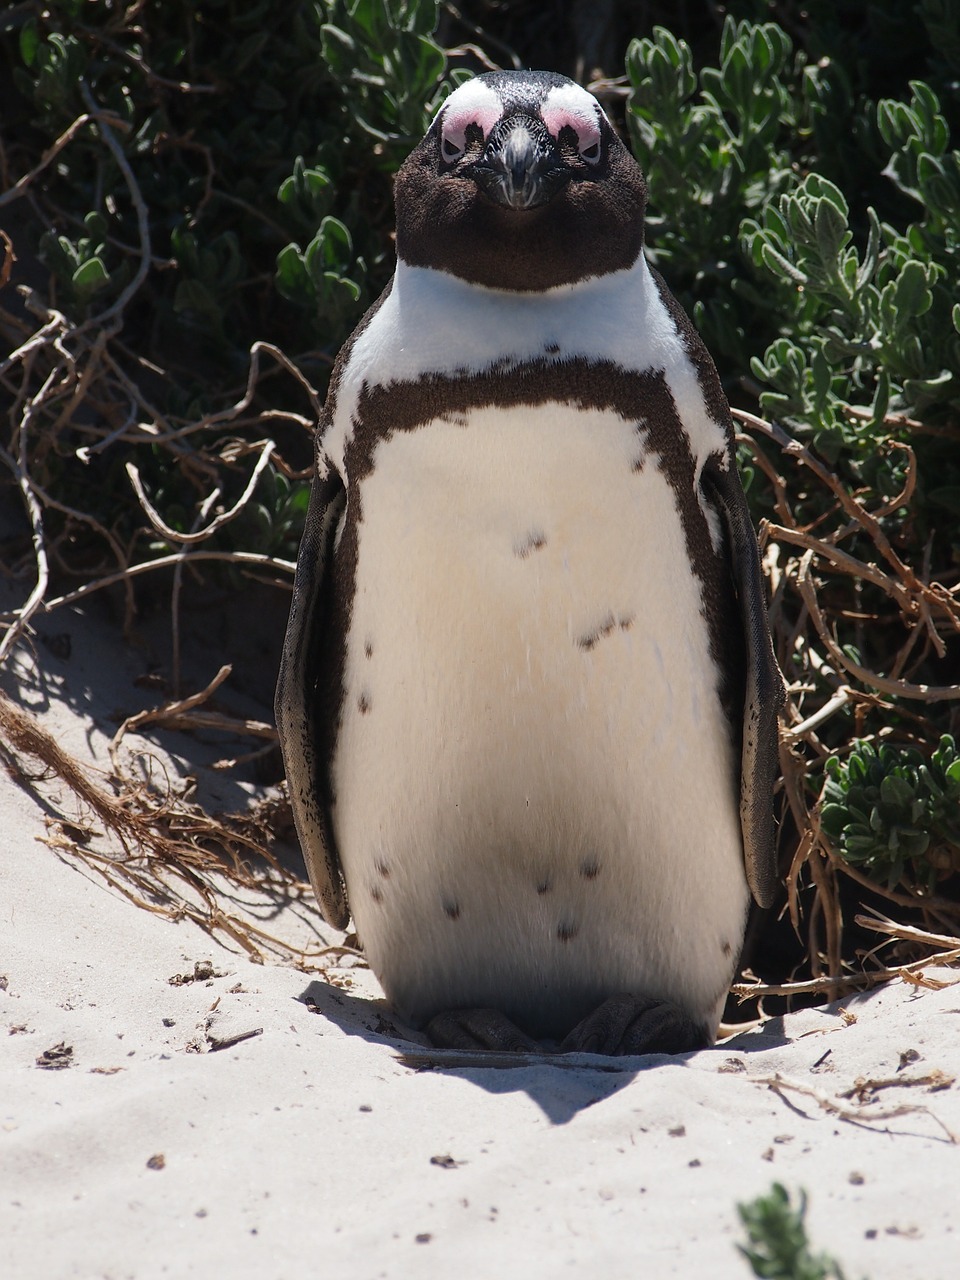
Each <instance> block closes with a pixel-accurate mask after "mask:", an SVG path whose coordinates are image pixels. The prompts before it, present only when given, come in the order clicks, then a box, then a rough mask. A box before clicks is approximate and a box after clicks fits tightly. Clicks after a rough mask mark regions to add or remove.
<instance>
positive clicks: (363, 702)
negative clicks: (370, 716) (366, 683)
mask: <svg viewBox="0 0 960 1280" xmlns="http://www.w3.org/2000/svg"><path fill="white" fill-rule="evenodd" d="M371 705H372V704H371V702H370V695H369V693H367V691H366V689H364V691H363V693H361V695H360V697H359V698H358V699H357V709H358V710H359V712H360V714H361V715H362V716H365V715H366V714H367V712H368V711H369V710H370V707H371Z"/></svg>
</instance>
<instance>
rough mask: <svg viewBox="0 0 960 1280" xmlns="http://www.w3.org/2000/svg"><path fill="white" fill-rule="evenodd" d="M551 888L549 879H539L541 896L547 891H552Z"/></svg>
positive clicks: (538, 889)
mask: <svg viewBox="0 0 960 1280" xmlns="http://www.w3.org/2000/svg"><path fill="white" fill-rule="evenodd" d="M550 888H551V885H550V881H549V880H539V881H538V882H537V893H538V894H539V895H540V897H541V898H542V897H543V895H544V894H545V893H549V892H550Z"/></svg>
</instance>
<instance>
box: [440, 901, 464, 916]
mask: <svg viewBox="0 0 960 1280" xmlns="http://www.w3.org/2000/svg"><path fill="white" fill-rule="evenodd" d="M443 911H444V915H446V916H448V917H449V918H450V919H451V920H459V919H460V903H459V902H449V901H448V902H444V904H443Z"/></svg>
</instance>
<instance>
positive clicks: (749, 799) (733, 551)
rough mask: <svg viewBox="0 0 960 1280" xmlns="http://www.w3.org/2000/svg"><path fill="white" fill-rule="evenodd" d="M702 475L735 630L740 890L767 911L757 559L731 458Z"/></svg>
mask: <svg viewBox="0 0 960 1280" xmlns="http://www.w3.org/2000/svg"><path fill="white" fill-rule="evenodd" d="M726 462H727V465H726V468H724V467H723V465H722V464H721V462H720V460H719V459H716V460H711V461H710V462H709V463H708V464H707V466H706V467H705V468H704V471H703V485H704V489H705V491H706V494H707V497H708V500H710V502H711V505H712V506H713V508H714V510H715V511H716V512H717V514H718V515H719V516H720V519H721V521H722V523H723V527H724V531H725V534H726V548H727V557H728V560H729V564H730V571H731V574H732V576H733V582H734V586H735V588H736V593H737V607H738V610H739V615H740V622H741V625H742V628H743V640H744V649H745V654H746V681H745V688H744V699H743V746H742V755H741V767H740V824H741V827H742V830H743V855H744V863H745V867H746V873H747V883H748V884H749V886H750V890H751V892H752V893H753V896H754V898H755V900H756V902H757V904H758V905H759V906H761V907H769V906H770V905H772V903H773V900H774V897H775V895H776V891H777V886H778V883H779V879H778V875H777V857H776V831H775V826H774V820H773V804H772V795H773V787H774V783H775V781H776V777H777V773H778V770H779V754H778V742H779V729H778V717H779V714H780V711H781V710H782V708H783V706H784V703H785V701H786V694H785V691H784V685H783V676H782V675H781V674H780V669H779V667H778V666H777V660H776V658H775V657H774V653H773V642H772V641H771V638H770V628H769V624H768V622H767V605H766V595H765V590H764V583H763V571H762V569H761V567H760V553H759V549H758V547H757V538H756V534H755V533H754V529H753V523H752V521H751V519H750V510H749V508H748V506H747V499H746V495H745V494H744V492H743V488H742V486H741V484H740V480H739V477H738V475H737V473H736V464H735V462H734V460H733V458H732V457H731V458H728V459H726Z"/></svg>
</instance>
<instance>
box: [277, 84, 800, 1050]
mask: <svg viewBox="0 0 960 1280" xmlns="http://www.w3.org/2000/svg"><path fill="white" fill-rule="evenodd" d="M395 197H396V214H397V258H398V261H397V269H396V274H395V275H394V277H393V279H392V281H391V283H390V284H389V285H388V287H387V289H386V290H385V292H384V293H383V295H382V297H381V298H380V299H379V301H378V302H377V303H376V304H375V305H374V306H373V307H372V308H371V309H370V311H368V313H367V314H366V315H365V316H364V318H363V320H362V321H361V323H360V325H359V327H358V328H357V330H356V332H355V333H354V334H353V335H352V337H351V338H350V339H349V341H348V342H347V343H346V345H345V346H344V348H343V350H342V351H341V352H340V355H339V358H338V359H337V362H336V366H335V369H334V372H333V378H332V382H331V385H330V390H329V395H328V399H327V402H326V407H325V409H324V414H323V418H322V422H321V426H320V431H319V433H318V438H317V457H316V475H315V479H314V483H313V489H312V496H311V502H310V509H309V514H308V517H307V522H306V528H305V532H304V536H303V542H302V546H301V548H300V555H299V560H298V566H297V574H296V581H295V587H294V598H293V605H292V609H291V613H290V620H289V624H288V628H287V635H286V640H285V644H284V652H283V659H282V665H281V671H280V678H279V684H278V689H277V723H278V727H279V732H280V739H281V744H282V748H283V755H284V761H285V767H286V772H287V778H288V782H289V788H290V797H291V801H292V805H293V812H294V817H295V820H296V825H297V830H298V833H299V837H300V841H301V844H302V847H303V851H304V855H305V858H306V862H307V866H308V868H309V871H310V876H311V880H312V882H313V886H314V889H315V890H316V893H317V897H318V899H319V901H320V905H321V909H322V911H323V914H324V916H325V918H326V919H327V920H328V922H330V923H331V924H333V925H335V926H337V927H339V928H345V927H346V925H347V921H348V918H349V915H350V914H351V912H352V915H353V919H354V922H355V925H356V928H357V931H358V934H359V936H360V939H361V941H362V944H363V947H364V950H365V953H366V955H367V958H368V960H369V963H370V965H371V967H372V969H373V971H374V973H375V974H376V975H377V977H378V978H379V980H380V982H381V984H382V985H383V988H384V991H385V992H386V994H387V996H388V998H389V999H390V1000H391V1002H392V1003H393V1006H394V1007H395V1009H396V1010H397V1012H398V1014H399V1015H400V1016H401V1017H403V1018H406V1019H407V1020H408V1021H409V1022H411V1023H412V1024H413V1025H415V1026H417V1027H425V1028H426V1029H427V1031H428V1033H429V1034H430V1036H431V1037H432V1038H433V1039H434V1041H435V1042H436V1043H438V1044H442V1045H451V1046H455V1047H489V1048H505V1047H506V1048H510V1047H529V1046H530V1045H531V1044H532V1043H533V1041H534V1039H537V1040H544V1041H547V1042H550V1043H552V1044H554V1046H556V1042H559V1047H560V1048H561V1049H563V1050H570V1049H592V1050H595V1051H598V1052H604V1053H626V1052H648V1051H663V1052H675V1051H684V1050H689V1049H693V1048H696V1047H699V1046H701V1045H706V1044H709V1043H711V1042H712V1041H713V1039H714V1037H715V1035H716V1031H717V1026H718V1022H719V1019H720V1014H721V1010H722V1007H723V1004H724V998H725V996H726V994H727V989H728V987H729V984H730V981H731V978H732V976H733V973H734V971H735V965H736V962H737V958H738V953H739V950H740V946H741V942H742V939H743V932H744V927H745V922H746V917H747V911H748V907H749V902H750V894H751V891H752V893H753V896H754V898H755V899H756V900H757V901H758V902H759V903H761V904H768V903H769V902H770V901H771V898H772V896H773V894H774V890H775V884H776V876H775V865H774V824H773V786H774V780H775V774H776V767H777V766H776V761H777V715H778V711H779V709H780V707H781V704H782V700H783V686H782V680H781V677H780V674H779V672H778V670H777V666H776V662H775V659H774V656H773V650H772V646H771V641H770V634H769V630H768V626H767V619H766V611H765V606H764V593H763V582H762V576H761V570H760V562H759V555H758V550H757V543H756V539H755V536H754V533H753V529H752V527H751V524H750V519H749V515H748V512H747V506H746V501H745V498H744V495H743V491H742V489H741V486H740V482H739V479H738V477H737V471H736V465H735V461H734V443H733V431H732V426H731V419H730V414H729V409H728V406H727V403H726V400H725V398H724V395H723V392H722V390H721V387H720V383H719V380H718V377H717V373H716V370H715V368H714V366H713V363H712V362H711V360H710V357H709V356H708V354H707V352H706V350H705V349H704V347H703V345H702V343H701V342H700V339H699V338H698V336H697V334H696V332H695V331H694V329H693V327H692V325H691V324H690V321H689V320H688V319H687V317H686V315H685V314H684V313H683V311H682V310H681V309H680V308H679V306H678V305H677V303H676V302H675V301H674V299H673V297H672V296H671V295H670V293H669V292H668V291H667V288H666V286H665V285H664V283H663V281H662V280H661V279H660V277H659V276H658V275H657V274H656V272H655V271H653V270H652V269H651V268H650V267H649V266H648V265H647V263H646V261H645V259H644V255H643V226H644V206H645V201H646V188H645V184H644V179H643V174H642V172H641V170H640V168H639V166H638V165H637V164H636V162H635V161H634V160H633V158H632V157H631V155H630V154H629V152H628V151H627V150H626V148H625V147H624V146H623V145H622V143H621V142H620V141H619V140H618V138H617V136H616V134H615V132H614V131H613V129H612V127H611V125H610V123H609V121H608V120H607V118H606V116H605V114H604V112H603V111H602V109H601V108H600V106H599V104H598V103H597V101H596V100H595V99H594V98H593V97H592V96H591V95H590V94H589V93H587V92H586V91H585V90H583V89H581V88H580V87H579V86H578V85H576V84H574V83H573V82H572V81H570V80H568V79H566V78H565V77H563V76H559V75H553V74H548V73H543V72H493V73H491V74H488V75H481V76H478V77H477V78H476V79H474V80H471V81H469V82H467V83H466V84H464V85H462V86H461V87H460V88H458V89H457V90H456V91H455V92H453V93H452V94H451V95H450V96H449V97H448V98H447V99H446V101H445V103H444V104H443V106H442V107H441V108H440V110H439V112H438V113H437V115H436V117H435V119H434V121H433V123H432V125H431V127H430V129H429V131H428V132H427V134H426V137H425V138H424V139H423V141H422V142H421V143H420V144H419V145H418V146H417V148H416V149H415V150H414V151H413V153H412V154H411V155H410V157H409V158H408V159H407V160H406V162H405V163H404V165H403V166H402V168H401V169H400V171H399V173H398V175H397V179H396V189H395ZM348 903H349V905H348Z"/></svg>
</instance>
